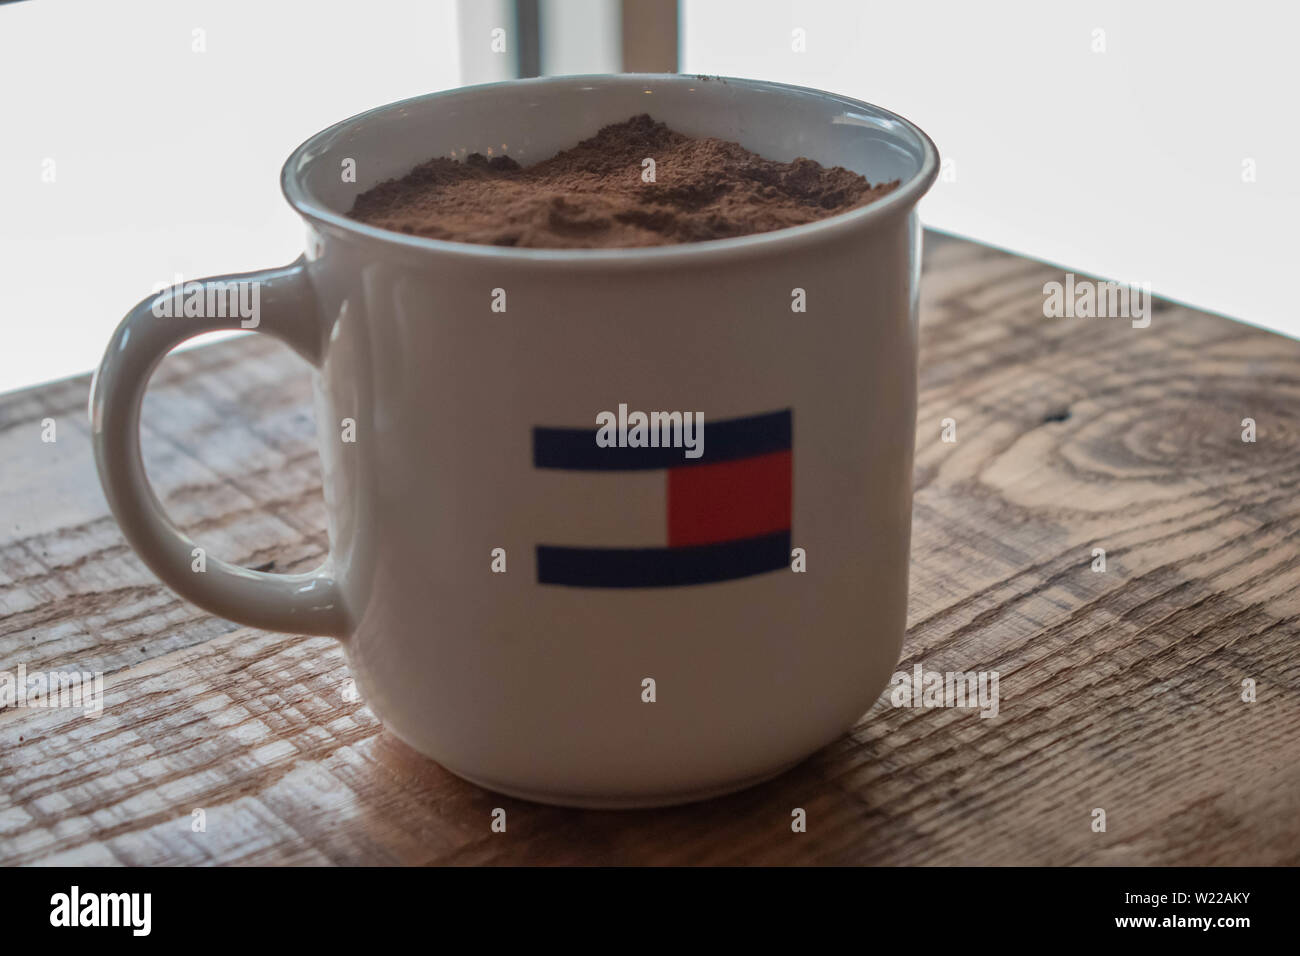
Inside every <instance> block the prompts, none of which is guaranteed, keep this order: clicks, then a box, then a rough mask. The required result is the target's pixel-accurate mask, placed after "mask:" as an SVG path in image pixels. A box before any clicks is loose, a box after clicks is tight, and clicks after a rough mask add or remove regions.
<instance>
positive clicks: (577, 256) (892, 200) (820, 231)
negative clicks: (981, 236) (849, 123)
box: [280, 73, 939, 266]
mask: <svg viewBox="0 0 1300 956" xmlns="http://www.w3.org/2000/svg"><path fill="white" fill-rule="evenodd" d="M650 81H653V82H656V83H664V82H683V83H686V82H718V83H723V84H726V85H728V86H736V87H742V88H747V89H752V90H763V91H771V92H789V93H802V94H808V95H812V96H815V97H818V98H821V99H824V100H828V101H831V102H834V103H836V104H839V105H842V106H844V107H847V108H853V109H859V110H860V109H866V110H868V111H870V112H874V113H877V114H881V115H882V116H883V117H884V118H885V119H888V120H892V121H894V122H896V123H898V124H899V125H901V126H902V127H903V128H905V129H906V130H908V131H909V132H910V133H911V134H912V135H913V136H915V137H916V139H917V140H918V141H919V143H920V144H921V150H922V159H921V166H920V168H919V169H918V170H917V171H916V172H915V173H914V174H913V175H912V176H910V177H909V178H908V179H907V180H905V181H904V182H902V183H900V184H899V186H898V188H897V189H895V190H894V191H893V192H891V193H889V194H888V195H886V196H884V197H883V198H881V199H877V200H875V201H874V202H871V203H868V204H867V205H865V206H861V207H859V208H857V209H850V210H848V211H846V212H840V213H836V214H834V215H831V216H827V217H826V218H824V219H818V220H815V221H814V222H808V223H803V224H801V225H797V226H786V227H784V228H781V229H772V230H769V231H767V232H757V233H751V234H749V235H745V236H731V237H728V238H723V239H704V240H700V241H697V242H682V243H673V244H670V245H662V246H622V247H615V248H594V249H592V248H576V249H553V248H533V247H528V246H522V247H521V246H496V245H490V244H488V243H473V242H458V241H455V240H450V239H434V238H432V237H428V236H416V235H411V234H408V233H403V232H396V231H394V230H391V229H384V228H382V227H380V226H372V225H370V224H368V223H364V222H361V221H359V220H356V219H352V218H351V217H349V216H346V215H344V214H342V213H338V212H334V211H333V210H331V209H328V208H325V207H324V206H323V205H322V204H320V203H318V202H316V201H315V200H314V198H313V197H312V196H311V195H310V194H309V193H308V191H307V189H306V187H305V186H304V184H303V183H302V181H301V179H300V177H299V175H298V170H300V169H302V168H304V166H305V161H306V158H307V154H309V153H310V152H312V151H313V150H316V149H319V148H321V147H322V146H323V145H324V143H325V142H326V141H327V140H329V139H331V138H333V137H335V136H337V135H339V134H340V133H342V132H343V131H344V130H345V129H346V128H348V127H349V126H352V125H353V124H355V123H359V122H361V121H363V120H366V119H370V118H373V117H376V116H378V115H380V114H382V113H386V112H389V111H391V110H397V109H402V108H404V107H410V106H412V105H415V104H423V103H426V102H428V101H430V100H435V99H438V98H442V97H451V96H455V95H462V94H465V93H468V92H478V91H486V90H490V89H497V88H501V89H505V88H519V87H528V86H551V87H564V86H580V85H584V86H589V85H591V84H592V83H593V82H602V83H611V82H625V83H627V84H628V85H631V86H635V85H639V84H641V83H644V82H650ZM938 171H939V151H938V149H937V147H936V146H935V145H934V141H933V140H931V139H930V137H929V136H928V135H927V134H926V133H925V131H924V130H922V129H921V128H920V127H919V126H917V125H916V124H915V123H913V122H911V121H910V120H908V119H906V118H905V117H902V116H900V115H898V114H897V113H895V112H894V111H893V110H889V109H885V108H884V107H882V106H876V105H875V104H873V103H868V102H866V101H865V100H858V99H854V98H852V97H848V96H842V95H840V94H838V93H830V92H827V91H825V90H818V89H814V88H812V87H806V86H795V85H793V84H790V83H776V82H772V81H770V80H747V79H741V78H737V77H729V76H712V75H705V74H691V73H591V74H579V75H572V76H569V75H565V76H541V77H528V78H524V79H514V80H502V81H499V82H495V83H478V84H472V85H469V86H457V87H452V88H451V89H447V90H438V91H435V92H432V93H423V94H420V95H418V96H412V97H408V98H406V99H403V100H396V101H394V102H392V103H386V104H384V105H382V106H376V107H373V108H371V109H368V110H364V111H363V112H360V113H357V114H355V115H353V116H349V117H348V118H346V119H343V120H340V121H338V122H337V123H334V124H332V125H330V126H327V127H326V128H325V129H322V130H320V131H319V132H317V133H314V134H313V135H312V136H310V137H308V138H307V139H306V140H305V141H304V142H302V143H301V144H299V146H298V147H297V148H296V149H294V151H293V152H292V153H290V154H289V158H288V159H286V160H285V162H284V165H283V166H282V167H281V169H280V191H281V192H282V193H283V194H284V198H285V199H286V200H287V201H288V203H289V205H290V206H292V207H293V209H294V210H295V211H296V212H297V213H298V214H299V215H300V216H302V217H303V218H304V219H306V220H307V221H308V222H309V223H314V224H316V225H318V226H322V227H326V228H329V227H332V228H333V229H334V230H340V231H342V232H343V233H345V234H348V235H352V236H356V237H360V238H364V239H368V240H371V241H375V242H380V243H383V244H385V245H388V246H395V247H399V248H405V249H414V250H422V251H424V252H433V253H439V254H442V255H451V256H461V257H466V258H468V259H473V260H479V261H481V262H485V263H492V262H495V263H500V264H506V263H510V262H516V263H522V262H529V263H545V262H558V263H563V264H565V265H567V266H578V265H584V264H600V265H604V266H608V265H615V264H618V265H633V264H648V263H655V264H661V265H662V264H669V263H674V262H681V261H683V260H690V261H691V262H699V261H701V260H706V259H713V260H717V259H731V258H734V257H735V256H738V255H747V254H750V253H753V252H759V251H765V252H779V251H781V247H784V246H790V245H795V244H800V243H803V242H808V241H814V240H821V239H834V238H837V237H839V236H841V235H843V234H844V233H846V232H848V231H851V230H856V229H859V228H862V227H864V226H867V225H869V224H871V223H873V222H875V221H878V220H883V219H886V218H888V217H889V216H890V215H891V214H893V213H894V212H895V211H898V210H904V209H908V208H910V207H912V206H914V205H915V204H916V203H917V202H918V201H919V200H920V198H921V197H922V196H923V195H924V194H925V193H926V191H928V190H929V188H930V186H931V185H932V184H933V182H934V180H935V179H936V178H937V176H938Z"/></svg>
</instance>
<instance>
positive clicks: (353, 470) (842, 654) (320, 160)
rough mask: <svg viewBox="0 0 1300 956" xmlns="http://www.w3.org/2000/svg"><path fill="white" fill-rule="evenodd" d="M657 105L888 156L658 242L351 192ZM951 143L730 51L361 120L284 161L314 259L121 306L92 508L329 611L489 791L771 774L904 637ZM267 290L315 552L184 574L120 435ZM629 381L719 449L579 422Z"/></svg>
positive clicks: (174, 563)
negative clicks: (813, 215) (943, 160)
mask: <svg viewBox="0 0 1300 956" xmlns="http://www.w3.org/2000/svg"><path fill="white" fill-rule="evenodd" d="M643 112H648V113H650V114H651V115H652V116H653V117H654V118H655V119H657V120H660V121H663V122H666V123H667V124H668V125H669V126H670V127H671V128H673V129H675V130H677V131H679V132H682V133H685V134H688V135H691V136H716V137H721V138H724V139H729V140H735V141H738V142H740V143H741V144H742V145H744V146H746V147H748V148H749V149H751V150H754V151H755V152H757V153H759V154H761V155H762V156H764V157H766V158H768V159H773V160H792V159H795V158H796V157H799V156H807V157H810V158H812V159H815V160H817V161H819V162H821V163H822V164H824V165H840V166H845V167H847V168H849V169H852V170H855V171H857V172H860V173H862V174H864V175H865V176H867V178H868V179H870V180H871V181H872V182H877V181H882V180H884V181H888V180H893V179H898V180H901V185H900V186H899V188H898V189H896V190H895V191H894V192H892V193H890V194H889V195H888V196H887V197H885V198H884V199H881V200H878V201H877V202H875V203H873V204H871V205H869V206H866V207H863V208H860V209H857V210H853V211H851V212H847V213H842V214H840V215H835V216H832V217H830V218H827V219H824V220H821V221H818V222H814V223H810V224H808V225H802V226H797V227H794V228H790V229H783V230H780V231H777V232H769V233H764V234H759V235H752V236H745V237H741V238H734V239H722V240H714V241H709V242H700V243H692V244H685V245H674V246H662V247H655V248H645V249H575V250H541V249H518V248H503V247H496V246H486V245H470V244H465V243H455V242H445V241H439V240H433V239H425V238H419V237H415V236H409V235H404V234H399V233H394V232H388V231H385V230H382V229H378V228H374V227H371V226H367V225H363V224H361V223H359V222H355V221H353V220H351V219H349V218H347V217H346V215H345V213H346V212H347V211H348V209H350V208H351V205H352V202H353V199H354V198H355V196H356V195H357V194H358V193H359V192H361V191H364V190H365V189H368V188H369V187H370V186H372V185H374V184H375V183H377V182H380V181H382V180H385V179H389V178H393V177H399V176H401V175H402V174H404V173H405V172H406V171H408V170H409V169H411V168H412V167H413V166H415V165H416V164H418V163H420V162H423V161H424V160H426V159H428V158H430V157H431V156H435V155H442V156H455V157H461V158H463V157H464V156H465V155H466V154H467V153H470V152H482V153H489V151H491V152H492V153H494V154H495V153H500V152H506V153H508V154H509V155H510V156H512V157H514V158H515V159H516V160H518V161H519V162H521V163H523V164H524V165H528V164H530V163H532V162H536V161H538V160H541V159H544V158H546V157H548V156H550V155H553V154H554V153H555V152H557V151H558V150H560V149H563V148H566V147H568V146H571V145H573V144H575V143H576V142H578V141H579V140H580V139H583V138H585V137H587V136H590V135H591V134H593V133H595V132H596V130H597V129H599V128H600V127H601V126H604V125H606V124H609V123H613V122H618V121H621V120H624V119H627V118H628V117H629V116H632V115H634V114H638V113H643ZM350 168H354V169H355V181H352V179H351V177H350V176H348V175H347V172H348V170H349V169H350ZM937 168H938V157H937V155H936V152H935V149H934V145H933V144H932V143H931V142H930V140H929V138H928V137H927V136H926V135H925V134H924V133H922V132H921V131H920V130H919V129H917V128H916V127H915V126H913V125H912V124H911V123H908V122H907V121H905V120H903V119H901V118H899V117H898V116H895V115H894V114H892V113H889V112H888V111H886V110H883V109H880V108H878V107H875V106H870V105H868V104H866V103H861V102H858V101H856V100H851V99H846V98H844V97H841V96H835V95H831V94H828V93H822V92H818V91H814V90H807V89H800V88H796V87H791V86H783V85H779V84H774V83H763V82H756V81H750V80H736V79H719V78H703V77H690V76H638V75H624V76H593V77H563V78H554V79H539V80H522V81H516V82H509V83H500V84H493V85H488V86H480V87H470V88H465V89H458V90H452V91H449V92H445V93H437V94H433V95H429V96H423V97H418V98H416V99H412V100H407V101H405V102H401V103H395V104H392V105H390V106H385V107H381V108H379V109H375V110H371V111H370V112H368V113H363V114H361V115H360V116H356V117H353V118H352V119H349V120H345V121H343V122H341V123H339V124H337V125H335V126H332V127H330V128H329V129H327V130H325V131H323V132H321V133H318V134H317V135H316V136H313V137H312V138H311V139H310V140H308V141H307V142H306V143H304V144H303V145H302V146H300V147H299V148H298V149H297V150H296V151H295V152H294V154H293V155H292V156H291V157H290V158H289V160H288V162H287V163H286V164H285V166H284V170H283V173H282V177H281V178H282V184H283V188H284V192H285V195H286V197H287V198H288V200H289V202H290V203H291V204H292V205H293V207H294V208H295V209H296V210H297V211H298V212H299V214H301V215H302V217H303V218H304V219H305V220H306V222H307V229H308V241H307V252H306V254H305V256H303V257H302V258H300V259H299V260H298V261H296V262H294V263H293V264H291V265H289V266H286V267H283V268H278V269H271V270H267V271H262V272H253V273H248V274H243V275H236V276H225V277H221V278H219V279H209V280H204V283H203V284H202V285H200V286H198V287H197V289H198V290H199V291H200V292H202V293H205V294H206V293H209V292H211V293H213V294H212V295H207V296H206V297H205V298H202V299H201V300H200V301H199V304H198V305H197V306H196V307H195V308H192V309H188V308H185V304H186V303H187V302H189V301H190V300H189V298H188V294H189V293H187V292H186V290H178V291H177V293H176V296H175V297H174V298H171V299H169V298H168V295H170V294H169V293H164V294H163V295H162V296H151V297H150V298H148V299H145V300H144V301H142V302H141V303H140V304H139V305H137V306H136V307H135V309H134V310H132V312H131V313H130V314H129V315H128V316H127V317H126V318H125V319H124V320H123V322H122V324H121V326H120V327H119V328H118V329H117V332H116V333H115V335H114V336H113V339H112V342H111V343H110V345H109V347H108V350H107V353H106V354H105V356H104V360H103V363H102V364H101V366H100V368H99V371H98V373H97V375H96V378H95V383H94V387H93V391H92V396H91V418H92V424H93V430H94V444H95V454H96V460H97V463H98V466H99V471H100V476H101V479H102V481H103V485H104V489H105V492H106V494H107V497H108V501H109V504H110V505H111V506H112V509H113V512H114V514H115V515H116V516H117V519H118V521H119V523H120V524H121V526H122V530H123V532H124V533H125V534H126V536H127V538H128V539H129V540H130V542H131V543H132V545H134V547H135V548H136V550H137V551H138V552H139V553H140V555H141V557H142V558H143V559H144V560H145V562H146V563H147V564H148V565H149V567H150V568H152V569H153V570H154V572H155V573H157V575H158V576H159V577H160V578H161V579H162V580H163V581H165V582H166V583H167V584H169V585H170V586H171V587H172V588H174V589H175V590H176V591H177V592H179V593H180V594H181V595H183V596H184V597H186V598H187V599H189V600H191V601H193V602H194V603H195V604H197V605H199V606H200V607H203V608H206V609H207V610H209V611H212V612H213V613H216V614H220V615H221V616H223V617H226V618H229V619H231V620H233V621H239V622H242V623H245V624H249V625H253V626H255V627H260V628H266V629H268V630H278V631H291V632H298V633H304V634H329V635H333V636H334V637H337V638H339V639H340V640H341V641H342V642H343V645H344V647H345V648H346V651H347V657H348V661H349V664H350V666H351V668H352V671H353V674H354V675H355V678H356V681H357V684H358V686H359V688H360V690H361V693H362V695H363V697H364V699H365V700H366V702H367V704H368V705H369V706H370V707H371V708H372V709H373V711H374V712H375V713H376V714H377V715H378V716H379V717H380V718H381V719H382V721H383V722H384V724H385V726H386V727H387V728H388V729H389V730H391V731H392V732H393V733H395V734H396V735H397V736H399V737H400V738H401V739H402V740H404V741H406V742H407V743H409V744H410V745H411V746H412V747H414V748H416V749H417V750H419V751H421V752H423V753H425V754H427V755H428V756H430V757H432V758H433V759H435V760H437V761H438V762H440V763H441V764H443V765H444V766H445V767H446V768H447V769H449V770H451V771H452V772H454V773H457V774H459V775H461V776H463V777H465V778H466V779H469V780H472V781H474V782H476V783H479V784H482V785H483V786H485V787H489V788H491V789H493V790H499V791H502V792H504V793H508V794H512V795H516V796H521V797H525V798H528V799H532V800H539V801H544V802H550V803H560V804H569V805H577V806H594V807H622V806H647V805H656V804H668V803H675V802H682V801H687V800H693V799H699V798H702V797H706V796H710V795H713V794H718V793H723V792H726V791H729V790H733V789H737V788H739V787H742V786H745V785H748V784H750V783H754V782H757V781H759V780H762V779H764V778H767V777H770V776H772V775H774V774H776V773H779V772H780V771H781V770H783V769H785V768H786V767H789V766H791V765H792V764H794V763H796V762H798V761H799V760H800V759H801V758H803V757H805V756H807V755H808V754H810V753H812V752H813V751H815V750H817V749H818V748H820V747H822V746H823V745H825V744H827V743H829V742H830V741H832V740H833V739H835V738H836V737H837V736H838V735H839V734H841V733H843V732H844V731H845V730H846V729H847V728H848V727H850V726H851V725H852V724H853V723H854V722H855V721H856V719H857V718H858V717H860V716H861V715H862V714H863V713H864V712H865V711H866V710H867V709H868V708H869V707H870V706H871V704H872V703H873V702H874V700H875V699H876V697H877V696H878V695H879V693H880V691H881V690H882V688H883V687H884V686H885V684H886V682H887V680H888V678H889V675H890V673H891V672H892V670H893V668H894V666H895V663H896V661H897V658H898V652H899V647H900V644H901V641H902V637H903V631H904V627H905V622H906V613H907V575H908V546H909V538H910V532H911V499H912V495H911V489H912V449H913V440H914V433H915V409H916V344H917V329H916V319H917V287H918V279H919V270H920V243H921V231H920V227H919V225H918V221H917V217H916V213H915V207H916V203H917V200H919V199H920V197H921V196H922V195H923V194H924V193H925V191H926V190H927V189H928V188H929V187H930V185H931V183H932V182H933V181H934V178H935V175H936V172H937ZM640 172H641V170H640V167H639V166H638V168H637V169H635V170H629V175H630V176H632V175H635V176H639V175H640ZM657 175H658V180H659V182H660V183H663V182H664V181H665V180H666V179H668V178H669V177H671V175H672V170H671V169H670V168H664V167H662V166H661V167H660V168H659V169H658V170H657ZM241 283H242V284H243V285H242V286H241V285H239V284H241ZM233 289H241V290H244V291H247V290H249V289H253V290H256V297H255V298H254V297H253V295H246V296H245V298H244V299H243V300H242V301H243V302H244V303H249V302H250V301H251V302H255V303H256V304H257V305H258V309H257V310H256V312H257V314H256V316H254V317H253V318H250V315H251V313H250V312H249V311H237V310H236V309H235V307H234V305H233V303H234V302H236V301H237V300H236V299H229V300H228V301H229V302H231V303H232V305H231V307H230V308H228V309H222V308H221V307H220V305H221V303H222V302H223V301H227V300H226V299H223V296H226V295H227V294H228V293H230V292H231V290H233ZM193 291H194V290H193V289H191V290H189V292H193ZM170 302H174V303H175V305H176V308H175V310H174V312H173V315H172V316H171V317H168V315H167V312H168V308H169V303H170ZM801 302H802V304H803V305H804V310H803V311H800V310H799V307H800V304H801ZM214 303H215V305H214ZM503 309H504V311H502V310H503ZM215 312H223V313H224V315H217V314H214V313H215ZM176 313H179V314H176ZM186 313H190V314H189V315H188V317H187V316H186ZM232 313H233V314H232ZM254 320H255V321H256V323H257V324H256V328H257V330H258V331H261V332H268V333H270V334H271V335H273V336H276V337H277V338H279V339H281V340H283V341H284V342H286V343H288V344H289V345H290V346H291V347H292V348H294V349H295V350H296V351H297V352H298V353H299V354H300V355H302V356H303V357H305V358H306V359H307V360H308V361H309V362H310V363H311V364H312V366H313V367H314V369H315V371H314V376H313V377H314V380H315V393H316V420H317V428H318V433H319V439H320V447H321V456H322V459H323V462H324V484H325V498H326V503H327V505H328V510H329V519H330V528H329V531H330V556H329V559H328V560H327V561H326V562H325V564H324V565H323V566H322V567H321V568H320V569H318V570H317V571H315V572H312V573H309V574H292V575H288V574H286V575H277V574H267V573H263V572H260V571H252V570H248V569H246V568H239V567H235V566H232V565H229V564H227V563H224V562H222V561H219V560H215V559H213V558H211V557H208V558H207V563H206V570H205V571H203V572H196V571H195V570H194V567H195V562H194V558H193V553H194V548H195V547H196V545H195V543H194V542H192V541H191V540H190V539H189V538H187V537H186V536H185V535H184V534H182V533H181V532H180V531H178V530H177V528H176V527H175V526H174V525H173V524H172V523H171V522H170V521H169V520H168V518H167V517H166V515H165V514H164V513H163V512H162V510H161V508H160V506H159V503H158V501H157V499H156V498H155V496H154V494H153V493H152V491H151V489H150V488H149V485H148V483H147V480H146V478H145V474H144V469H143V466H142V464H141V457H140V446H139V413H140V402H141V398H142V396H143V394H144V390H145V386H146V384H147V382H148V379H149V376H150V374H151V372H152V370H153V368H154V367H155V366H156V364H157V363H158V362H159V360H160V359H161V358H162V357H163V356H164V355H165V354H166V353H167V351H168V350H169V349H171V348H172V347H174V346H175V345H177V344H178V343H180V342H182V341H184V340H185V339H188V338H190V337H192V336H195V335H198V334H200V333H203V332H208V331H212V330H215V329H231V328H240V327H241V326H243V327H249V326H251V325H252V324H253V322H254ZM620 406H626V410H628V411H627V416H631V412H633V411H639V410H640V411H646V412H650V411H681V412H693V413H699V414H700V415H701V416H702V417H703V421H704V430H703V438H704V452H703V456H702V457H700V458H690V457H688V456H687V455H686V454H685V450H684V449H682V448H662V447H661V448H656V449H653V450H646V449H627V448H600V447H598V446H597V445H596V442H595V440H594V439H595V433H596V430H597V416H598V415H599V414H600V413H601V412H613V413H617V410H618V409H619V407H620ZM632 421H633V423H634V424H635V423H636V421H637V420H636V419H635V418H634V417H633V418H632ZM658 423H659V424H662V421H659V422H658ZM670 431H671V429H670ZM676 434H677V433H675V432H673V433H672V436H674V437H675V436H676ZM664 437H665V443H668V438H669V437H670V435H669V434H668V433H665V436H664ZM503 568H504V570H503Z"/></svg>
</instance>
